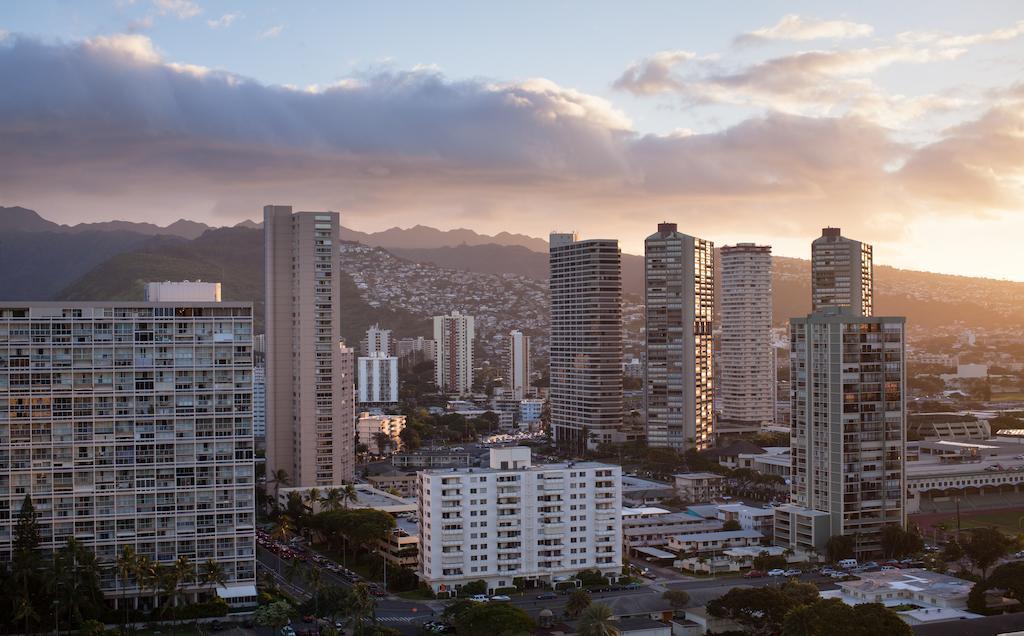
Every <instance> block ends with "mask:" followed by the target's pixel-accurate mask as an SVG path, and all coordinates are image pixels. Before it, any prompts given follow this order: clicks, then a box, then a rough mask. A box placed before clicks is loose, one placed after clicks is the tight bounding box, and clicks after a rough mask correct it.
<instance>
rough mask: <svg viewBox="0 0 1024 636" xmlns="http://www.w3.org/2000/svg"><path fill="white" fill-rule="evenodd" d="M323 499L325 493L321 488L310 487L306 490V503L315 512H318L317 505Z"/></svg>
mask: <svg viewBox="0 0 1024 636" xmlns="http://www.w3.org/2000/svg"><path fill="white" fill-rule="evenodd" d="M322 500H323V493H321V492H320V489H319V488H310V489H309V490H307V491H306V503H308V504H309V509H310V510H311V511H313V512H314V513H315V512H317V507H318V506H319V505H320V502H321V501H322Z"/></svg>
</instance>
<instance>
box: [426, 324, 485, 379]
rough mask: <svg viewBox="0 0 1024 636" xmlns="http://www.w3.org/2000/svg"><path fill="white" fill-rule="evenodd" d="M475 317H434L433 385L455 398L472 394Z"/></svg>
mask: <svg viewBox="0 0 1024 636" xmlns="http://www.w3.org/2000/svg"><path fill="white" fill-rule="evenodd" d="M474 324H475V320H474V318H473V316H466V315H464V314H460V313H459V312H457V311H453V312H452V313H451V315H448V316H434V342H435V343H436V353H435V356H434V383H435V384H436V385H437V388H438V390H439V391H442V392H444V393H449V394H454V395H469V394H470V393H472V392H473V344H474V340H475V338H476V334H475V331H474Z"/></svg>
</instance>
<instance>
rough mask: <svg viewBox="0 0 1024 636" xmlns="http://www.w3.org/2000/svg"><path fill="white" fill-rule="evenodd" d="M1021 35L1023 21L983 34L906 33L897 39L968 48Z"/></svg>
mask: <svg viewBox="0 0 1024 636" xmlns="http://www.w3.org/2000/svg"><path fill="white" fill-rule="evenodd" d="M1022 35H1024V20H1020V21H1019V22H1017V23H1016V24H1014V25H1013V26H1011V27H1007V28H1002V29H994V30H992V31H987V32H985V33H972V34H970V35H953V34H948V33H945V34H944V33H935V32H928V31H907V32H904V33H900V34H899V35H898V36H897V39H899V40H900V41H902V42H907V43H911V44H919V43H928V44H934V45H936V46H942V47H969V46H976V45H978V44H990V43H992V42H1005V41H1007V40H1014V39H1016V38H1019V37H1020V36H1022Z"/></svg>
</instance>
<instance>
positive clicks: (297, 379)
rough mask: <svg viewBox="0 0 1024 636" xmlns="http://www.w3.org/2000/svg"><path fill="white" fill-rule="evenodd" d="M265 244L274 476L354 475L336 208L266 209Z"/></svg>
mask: <svg viewBox="0 0 1024 636" xmlns="http://www.w3.org/2000/svg"><path fill="white" fill-rule="evenodd" d="M263 228H264V235H265V242H266V257H265V267H266V340H267V342H266V347H267V351H266V372H267V474H268V475H270V474H272V473H273V472H275V471H277V470H284V471H285V472H286V473H287V476H288V485H289V486H294V487H305V486H331V485H338V484H341V483H342V482H345V481H351V480H352V477H353V458H354V454H355V447H354V441H353V430H354V426H355V421H354V417H355V415H354V405H353V399H352V393H353V375H354V373H353V366H354V362H353V361H352V354H351V350H344V349H343V347H342V346H340V344H339V343H340V342H341V329H340V325H339V324H338V315H339V313H340V311H339V307H340V304H341V279H340V273H341V263H340V254H339V252H338V233H339V228H340V225H339V219H338V213H337V212H295V213H293V212H292V208H291V206H282V205H268V206H266V207H264V208H263Z"/></svg>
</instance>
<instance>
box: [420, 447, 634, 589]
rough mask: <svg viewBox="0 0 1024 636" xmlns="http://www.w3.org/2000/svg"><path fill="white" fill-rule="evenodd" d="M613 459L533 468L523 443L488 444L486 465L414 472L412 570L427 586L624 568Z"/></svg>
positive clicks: (538, 579) (502, 583) (617, 470)
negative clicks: (416, 529) (415, 558)
mask: <svg viewBox="0 0 1024 636" xmlns="http://www.w3.org/2000/svg"><path fill="white" fill-rule="evenodd" d="M621 471H622V469H621V467H619V466H613V465H610V464H601V463H596V462H577V463H572V462H569V463H563V464H542V465H534V464H533V463H532V461H531V456H530V449H529V448H525V447H510V448H500V449H499V448H494V449H491V451H490V464H489V467H486V468H450V469H441V470H427V471H423V472H421V473H420V477H419V478H420V481H419V519H420V561H419V577H420V579H421V580H422V581H423V582H424V583H426V584H427V585H429V586H430V587H431V589H432V590H433V591H434V592H441V593H443V592H455V591H457V590H458V589H459V588H460V587H462V586H463V585H465V584H466V583H469V582H471V581H477V580H483V581H486V583H487V588H488V589H489V590H495V589H500V588H506V587H511V586H513V585H514V583H513V581H514V580H515V579H522V580H524V581H527V582H528V583H527V584H528V585H529V584H552V583H553V582H554V581H556V580H558V579H559V577H570V576H573V575H575V574H577V573H578V572H579V571H580V570H584V569H592V568H596V569H598V570H600V571H601V572H602V573H603V574H605V575H606V576H610V577H612V578H617V577H618V575H619V574H620V573H621V571H622V544H621V538H622V519H621V514H622V491H621V484H620V480H621V475H622V472H621Z"/></svg>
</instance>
